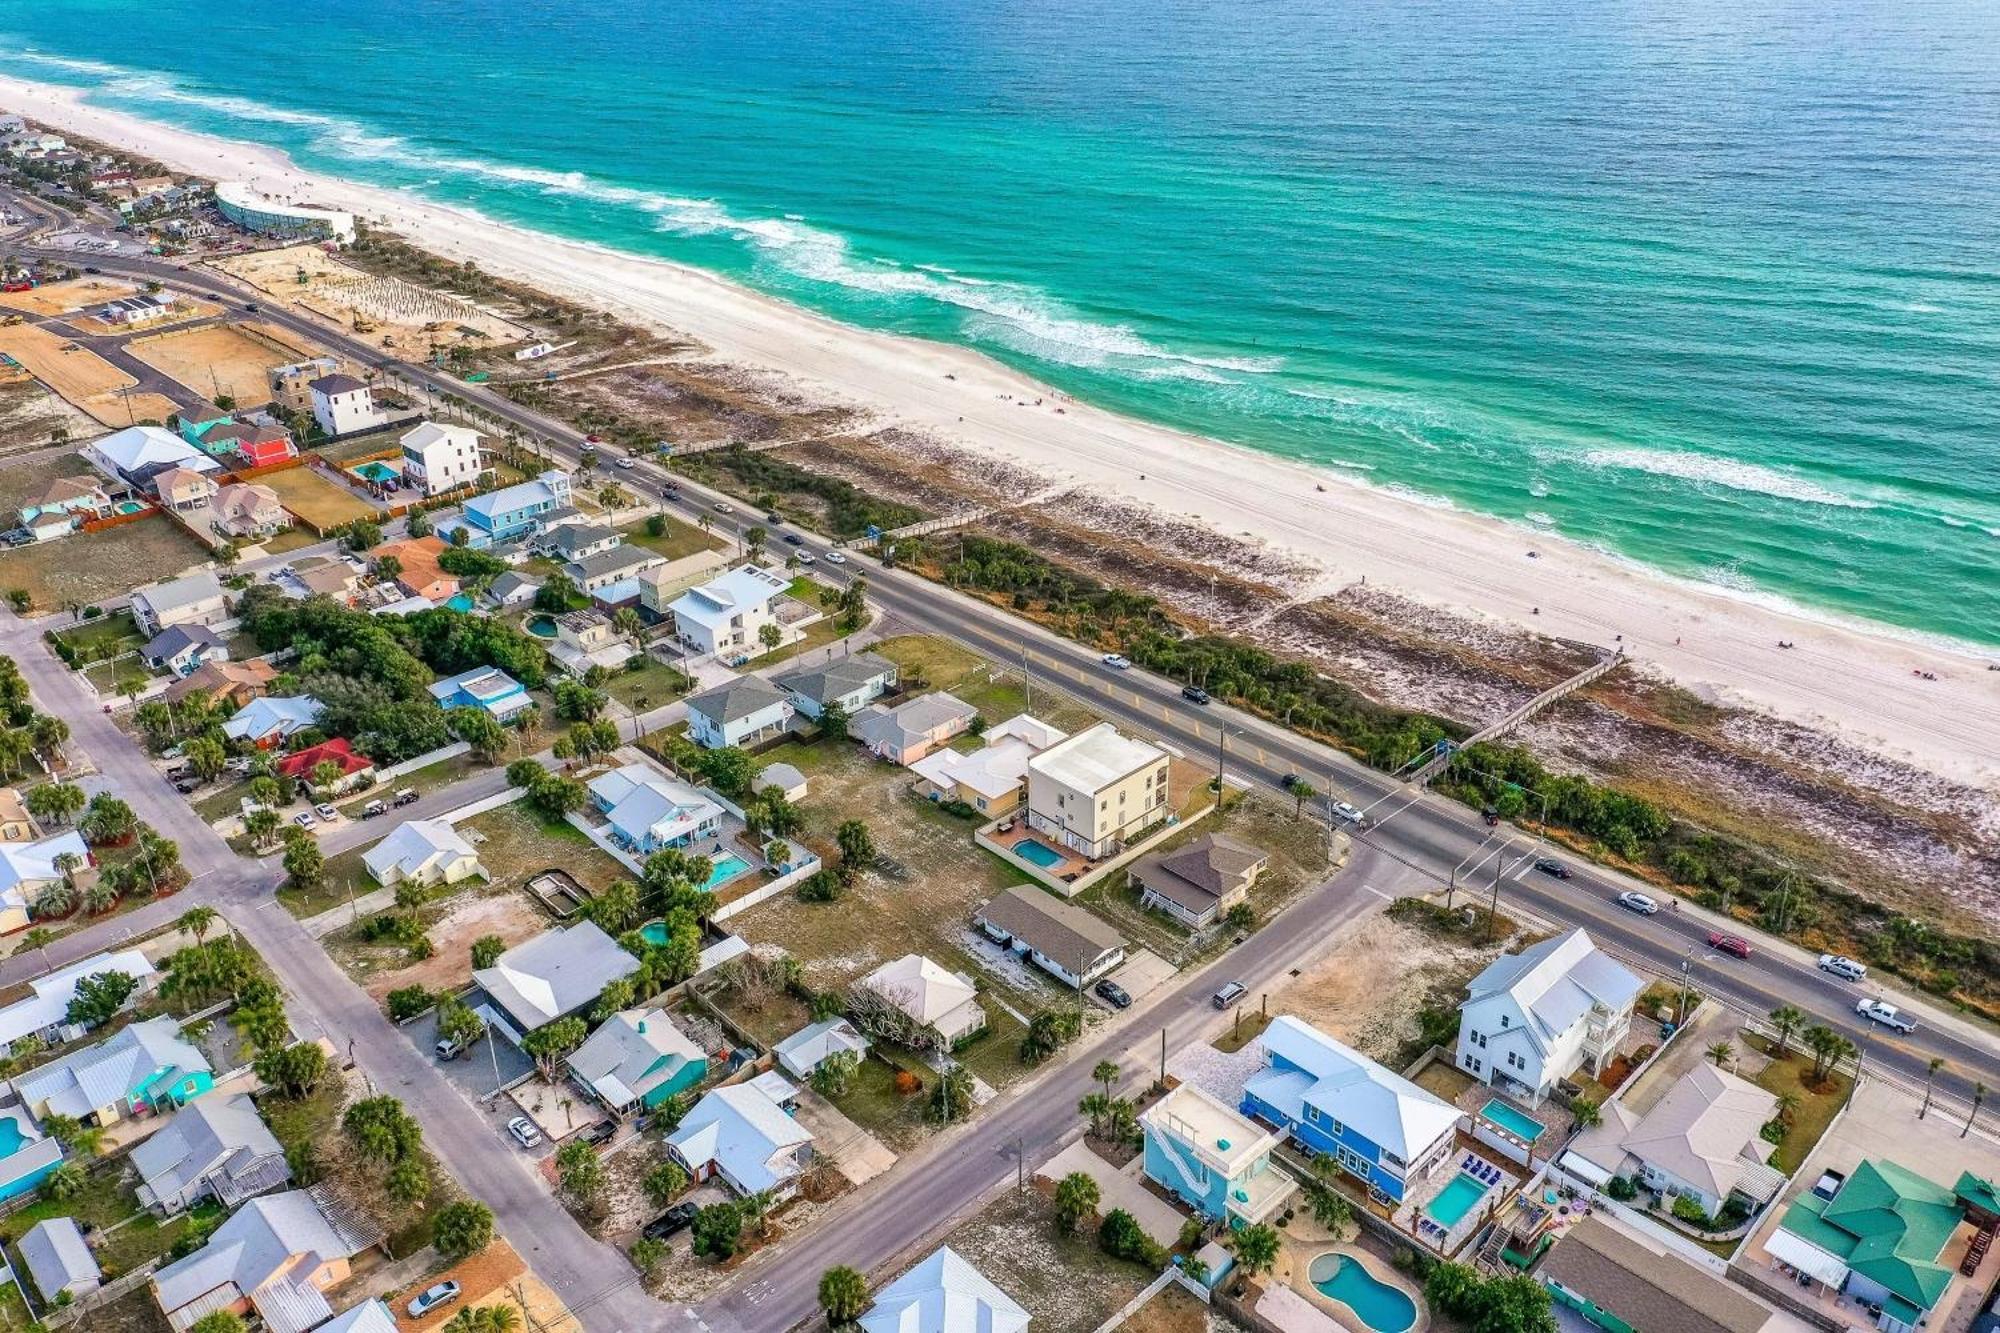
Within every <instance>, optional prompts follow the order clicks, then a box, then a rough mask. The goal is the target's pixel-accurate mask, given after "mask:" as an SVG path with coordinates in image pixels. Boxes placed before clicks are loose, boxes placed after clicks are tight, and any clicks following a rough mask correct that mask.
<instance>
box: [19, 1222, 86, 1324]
mask: <svg viewBox="0 0 2000 1333" xmlns="http://www.w3.org/2000/svg"><path fill="white" fill-rule="evenodd" d="M18 1248H19V1249H20V1251H21V1259H22V1261H23V1262H24V1263H26V1264H27V1266H28V1275H29V1276H30V1277H32V1278H34V1279H35V1290H36V1291H38V1292H40V1293H41V1297H42V1302H43V1304H45V1305H54V1304H56V1303H57V1302H59V1301H60V1300H61V1299H62V1298H63V1297H64V1296H70V1297H82V1296H88V1295H89V1294H90V1293H91V1292H93V1291H96V1290H97V1289H98V1288H99V1287H101V1286H103V1285H104V1271H103V1270H102V1269H101V1268H99V1267H98V1266H97V1258H96V1256H95V1255H93V1254H91V1252H90V1242H89V1241H86V1240H85V1239H84V1238H83V1229H82V1228H81V1227H79V1226H77V1224H76V1219H75V1218H73V1217H51V1218H49V1219H47V1220H46V1221H41V1222H37V1223H35V1225H33V1226H31V1227H29V1228H28V1229H27V1230H26V1231H25V1232H23V1233H22V1235H21V1239H20V1242H19V1246H18Z"/></svg>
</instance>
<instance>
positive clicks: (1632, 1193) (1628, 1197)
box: [1604, 1176, 1639, 1203]
mask: <svg viewBox="0 0 2000 1333" xmlns="http://www.w3.org/2000/svg"><path fill="white" fill-rule="evenodd" d="M1604 1192H1605V1193H1606V1194H1609V1195H1610V1196H1611V1197H1612V1198H1614V1199H1616V1200H1618V1202H1620V1203H1630V1202H1631V1201H1632V1200H1634V1199H1636V1198H1638V1197H1639V1187H1638V1186H1637V1185H1635V1184H1633V1183H1632V1178H1631V1177H1630V1176H1613V1177H1611V1181H1610V1183H1609V1184H1607V1185H1606V1186H1605V1187H1604Z"/></svg>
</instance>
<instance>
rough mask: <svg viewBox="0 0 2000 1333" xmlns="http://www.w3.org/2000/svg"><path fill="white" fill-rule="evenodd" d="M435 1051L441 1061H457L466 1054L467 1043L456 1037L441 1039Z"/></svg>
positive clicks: (438, 1040)
mask: <svg viewBox="0 0 2000 1333" xmlns="http://www.w3.org/2000/svg"><path fill="white" fill-rule="evenodd" d="M433 1049H434V1050H435V1051H436V1052H437V1058H438V1059H440V1060H456V1059H458V1057H459V1056H461V1055H464V1054H465V1043H464V1042H462V1041H460V1040H459V1039H458V1038H456V1037H439V1038H438V1039H437V1045H436V1046H435V1047H434V1048H433Z"/></svg>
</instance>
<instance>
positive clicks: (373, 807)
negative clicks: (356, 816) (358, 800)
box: [361, 801, 389, 819]
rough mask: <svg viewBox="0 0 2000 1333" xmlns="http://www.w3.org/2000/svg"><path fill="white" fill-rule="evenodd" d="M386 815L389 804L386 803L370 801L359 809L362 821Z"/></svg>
mask: <svg viewBox="0 0 2000 1333" xmlns="http://www.w3.org/2000/svg"><path fill="white" fill-rule="evenodd" d="M388 813H389V803H388V802H387V801H370V802H369V803H368V804H366V805H364V806H362V807H361V817H362V818H363V819H373V818H375V816H377V815H386V814H388Z"/></svg>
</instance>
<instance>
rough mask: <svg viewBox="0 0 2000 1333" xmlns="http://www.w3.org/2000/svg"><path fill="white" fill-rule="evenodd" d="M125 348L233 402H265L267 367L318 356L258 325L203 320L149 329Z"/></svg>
mask: <svg viewBox="0 0 2000 1333" xmlns="http://www.w3.org/2000/svg"><path fill="white" fill-rule="evenodd" d="M126 350H127V351H129V352H131V353H132V355H133V356H136V357H138V358H139V359H140V360H141V361H144V362H145V363H146V364H147V365H149V366H151V367H153V368H154V369H155V370H158V371H160V372H161V373H163V374H165V375H168V376H171V377H172V378H174V379H177V380H179V381H180V382H181V383H182V384H185V385H187V387H188V388H190V389H193V390H194V391H195V392H196V393H198V394H200V395H202V396H203V397H204V398H209V399H213V398H215V397H216V396H218V395H220V394H228V395H230V396H231V397H233V398H235V399H236V401H237V402H238V403H239V404H252V403H262V402H267V401H269V399H270V397H271V387H270V380H269V378H268V376H269V372H270V370H271V368H272V367H274V366H286V365H290V364H292V363H293V362H295V361H303V360H305V359H306V358H307V357H309V356H316V355H318V353H317V352H308V351H304V350H302V349H300V348H299V347H298V346H296V345H295V344H293V343H292V342H290V341H288V340H286V339H285V338H283V337H280V336H279V334H278V333H277V331H276V330H275V329H271V328H268V327H266V326H264V325H262V324H209V325H205V326H203V327H201V328H198V329H182V330H180V331H179V332H176V333H161V334H155V335H154V336H152V337H149V338H135V339H133V340H132V341H131V342H129V343H127V344H126Z"/></svg>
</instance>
